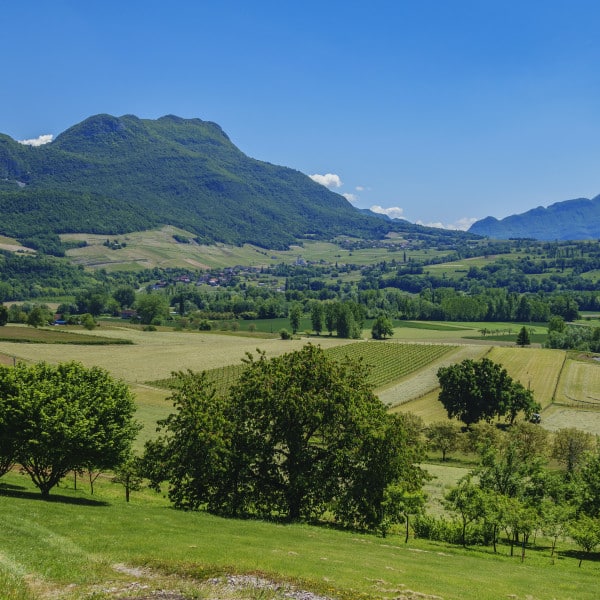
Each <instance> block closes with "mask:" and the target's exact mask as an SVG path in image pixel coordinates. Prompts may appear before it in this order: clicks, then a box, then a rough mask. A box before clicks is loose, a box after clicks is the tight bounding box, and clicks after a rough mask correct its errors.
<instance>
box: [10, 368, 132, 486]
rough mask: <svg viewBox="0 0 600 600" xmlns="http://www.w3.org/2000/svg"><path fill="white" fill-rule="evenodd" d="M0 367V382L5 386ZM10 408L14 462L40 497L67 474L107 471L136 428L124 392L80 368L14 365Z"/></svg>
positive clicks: (106, 378)
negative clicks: (13, 428) (14, 445)
mask: <svg viewBox="0 0 600 600" xmlns="http://www.w3.org/2000/svg"><path fill="white" fill-rule="evenodd" d="M8 368H9V367H0V373H2V375H0V380H6V379H7V377H6V374H5V372H3V371H4V370H5V369H8ZM11 377H12V382H13V384H12V388H11V389H10V390H9V395H8V397H7V398H5V402H8V403H10V406H11V411H12V414H11V415H10V416H9V418H10V419H11V422H12V423H17V424H18V430H17V432H16V433H15V438H16V440H15V443H16V453H15V461H16V462H18V463H19V464H21V466H22V467H23V469H24V470H25V471H26V472H27V473H28V474H29V476H30V477H31V479H32V481H33V482H34V484H35V485H36V486H37V487H38V488H39V489H40V491H41V493H42V496H43V497H48V495H49V494H50V490H51V489H52V488H53V487H54V486H55V485H57V484H58V483H59V482H60V480H61V479H62V478H63V477H64V476H65V475H66V474H67V473H68V472H69V471H72V470H82V469H86V470H87V469H89V468H91V467H94V468H96V469H107V468H112V467H114V466H115V465H117V464H119V462H121V461H122V459H123V457H124V456H125V455H127V453H128V452H129V449H130V447H131V442H132V440H133V438H134V437H135V435H136V433H137V431H138V426H137V424H136V423H135V421H134V420H133V413H134V411H135V405H134V402H133V397H132V396H131V393H130V391H129V389H128V388H127V386H126V385H125V384H124V383H122V382H120V381H116V380H115V379H113V378H112V377H111V376H110V375H109V374H108V373H107V372H106V371H104V370H103V369H100V368H98V367H92V368H91V369H88V368H86V367H84V366H83V365H81V364H79V363H62V364H59V365H56V366H54V365H49V364H47V363H38V364H35V365H31V366H27V365H24V364H17V366H16V367H14V368H13V371H12V375H11Z"/></svg>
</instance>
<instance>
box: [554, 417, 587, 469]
mask: <svg viewBox="0 0 600 600" xmlns="http://www.w3.org/2000/svg"><path fill="white" fill-rule="evenodd" d="M595 447H596V440H595V438H594V436H593V435H592V434H591V433H587V432H586V431H582V430H581V429H577V428H576V427H567V428H564V429H559V430H558V431H557V432H556V433H555V434H554V444H553V446H552V457H553V458H555V459H556V460H558V461H559V462H560V463H562V464H563V465H565V467H566V470H567V474H568V475H572V474H573V473H574V472H575V471H577V470H578V469H579V467H580V466H581V465H582V464H583V462H584V460H585V457H586V455H587V453H589V452H591V451H592V450H594V449H595Z"/></svg>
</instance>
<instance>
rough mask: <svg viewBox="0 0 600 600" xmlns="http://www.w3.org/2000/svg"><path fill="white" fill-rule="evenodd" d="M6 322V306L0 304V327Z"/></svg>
mask: <svg viewBox="0 0 600 600" xmlns="http://www.w3.org/2000/svg"><path fill="white" fill-rule="evenodd" d="M7 323H8V308H6V306H4V305H3V304H0V327H3V326H4V325H6V324H7Z"/></svg>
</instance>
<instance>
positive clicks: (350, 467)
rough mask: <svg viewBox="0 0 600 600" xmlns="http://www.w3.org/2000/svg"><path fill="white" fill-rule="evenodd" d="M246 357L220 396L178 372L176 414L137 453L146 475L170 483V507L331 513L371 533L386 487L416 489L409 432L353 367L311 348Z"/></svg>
mask: <svg viewBox="0 0 600 600" xmlns="http://www.w3.org/2000/svg"><path fill="white" fill-rule="evenodd" d="M246 363H247V365H246V368H245V369H244V371H243V373H242V375H241V377H240V379H239V381H238V382H237V383H236V384H235V385H234V386H232V388H231V389H230V391H229V393H228V394H227V395H226V397H222V398H221V397H217V396H216V394H215V391H214V388H212V387H211V386H210V385H209V383H208V382H207V380H206V377H205V376H204V375H198V374H193V373H187V374H179V375H178V377H177V379H178V383H177V385H176V388H175V392H174V394H173V400H174V404H175V408H176V412H175V413H174V414H173V415H171V416H170V417H168V418H167V419H165V420H164V421H162V422H161V423H160V426H161V428H162V432H163V435H162V436H161V437H160V438H159V439H158V440H155V441H154V442H151V443H150V444H149V445H148V447H147V452H146V463H147V464H148V465H149V466H150V468H149V469H147V470H146V472H147V473H148V474H149V475H150V476H151V478H152V479H153V481H154V482H155V483H158V481H160V480H161V479H166V480H168V481H169V496H170V498H171V500H172V501H173V502H174V503H175V505H176V506H179V507H182V508H199V507H201V506H205V507H207V508H208V509H209V510H211V511H213V512H217V513H220V514H225V515H255V516H260V517H267V518H272V517H274V516H275V517H281V518H285V519H287V520H291V521H294V520H298V519H310V518H314V517H318V516H320V515H322V514H323V512H324V511H326V510H329V511H331V514H333V515H334V517H335V518H336V520H338V521H339V522H341V523H343V524H346V525H352V526H356V527H365V528H373V529H376V528H378V527H379V524H380V522H381V519H382V518H383V509H382V506H383V502H384V500H385V496H384V494H385V490H386V488H387V487H388V486H389V485H391V484H394V485H398V486H402V489H404V490H405V491H406V492H410V493H412V492H417V491H418V490H419V489H420V487H421V485H422V482H423V480H424V477H425V474H424V472H423V471H421V469H420V468H419V467H418V463H419V462H420V460H421V459H422V445H421V444H420V440H419V436H420V432H419V431H418V427H416V426H415V424H414V422H413V421H411V420H410V419H409V418H408V417H396V416H391V415H388V414H387V412H386V410H385V407H384V406H383V404H382V403H381V401H380V400H379V399H378V398H377V397H376V396H375V395H374V393H373V391H372V388H371V386H370V385H369V384H368V383H367V378H366V375H367V372H366V368H365V367H364V366H363V365H362V363H360V362H351V361H344V362H338V361H334V360H331V359H328V358H327V357H326V356H325V354H324V353H323V351H322V350H321V349H320V348H318V347H315V346H312V345H307V346H305V347H304V348H303V349H302V350H299V351H296V352H291V353H289V354H285V355H283V356H279V357H276V358H272V359H267V358H266V356H265V355H264V354H262V353H259V355H258V357H256V358H255V357H253V356H248V358H247V359H246Z"/></svg>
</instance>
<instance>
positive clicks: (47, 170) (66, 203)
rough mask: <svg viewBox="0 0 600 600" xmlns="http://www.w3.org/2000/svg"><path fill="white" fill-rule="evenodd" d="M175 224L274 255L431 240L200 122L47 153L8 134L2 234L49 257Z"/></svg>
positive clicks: (116, 133)
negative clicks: (309, 242) (303, 244)
mask: <svg viewBox="0 0 600 600" xmlns="http://www.w3.org/2000/svg"><path fill="white" fill-rule="evenodd" d="M165 224H167V225H174V226H177V227H181V228H183V229H186V230H187V231H192V232H194V233H195V234H197V237H198V240H199V241H201V242H205V243H213V242H225V243H231V244H243V243H253V244H256V245H258V246H262V247H266V248H284V247H287V246H288V245H289V244H290V243H292V242H294V241H296V240H297V239H299V238H302V237H306V236H311V237H317V238H326V237H332V236H335V235H339V234H346V235H357V236H361V237H369V238H378V237H382V236H384V235H385V234H386V233H387V232H389V231H390V230H396V231H403V230H404V231H406V230H410V231H421V230H423V231H426V228H421V227H419V226H417V225H412V224H410V223H408V222H403V223H400V222H399V223H391V222H387V221H385V220H382V219H379V218H376V217H374V216H372V215H367V214H364V213H361V212H360V211H358V210H356V209H355V208H354V207H353V206H352V205H351V204H350V203H349V202H348V201H347V200H346V199H345V198H343V197H342V196H341V195H339V194H336V193H334V192H332V191H330V190H328V189H327V188H325V187H323V186H322V185H319V184H317V183H315V182H314V181H312V180H311V179H310V177H308V176H307V175H304V174H303V173H300V172H299V171H296V170H293V169H289V168H286V167H281V166H277V165H273V164H270V163H267V162H262V161H258V160H255V159H252V158H250V157H248V156H246V155H245V154H244V153H243V152H241V151H240V150H239V149H238V148H237V147H236V146H235V145H234V144H233V143H232V142H231V141H230V139H229V138H228V136H227V135H226V134H225V133H224V132H223V130H222V129H221V128H220V127H219V126H218V125H216V124H215V123H211V122H207V121H202V120H200V119H182V118H179V117H176V116H172V115H168V116H164V117H161V118H159V119H156V120H146V119H139V118H138V117H136V116H133V115H125V116H122V117H114V116H111V115H106V114H103V115H96V116H93V117H90V118H88V119H86V120H85V121H83V122H81V123H79V124H77V125H75V126H73V127H71V128H69V129H67V130H66V131H65V132H63V133H61V134H60V135H59V136H58V137H57V138H56V139H55V140H54V141H53V142H51V143H49V144H46V145H43V146H39V147H32V146H26V145H22V144H20V143H18V142H16V141H15V140H13V139H11V138H10V137H8V136H6V135H0V233H2V234H5V235H9V236H12V237H16V238H17V239H19V240H21V241H25V242H26V241H29V242H31V244H30V245H33V246H34V247H36V246H37V247H38V248H39V249H41V250H46V251H49V249H51V247H52V244H57V243H58V237H57V234H58V233H73V232H81V233H85V232H89V233H100V234H107V235H110V234H120V233H126V232H131V231H140V230H144V229H147V228H151V227H156V226H159V225H165ZM440 233H441V232H440Z"/></svg>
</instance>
